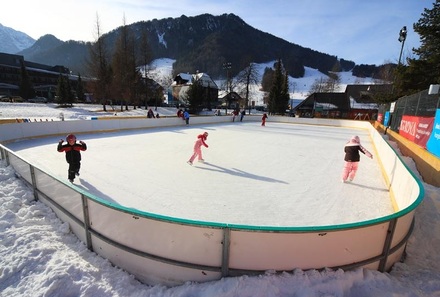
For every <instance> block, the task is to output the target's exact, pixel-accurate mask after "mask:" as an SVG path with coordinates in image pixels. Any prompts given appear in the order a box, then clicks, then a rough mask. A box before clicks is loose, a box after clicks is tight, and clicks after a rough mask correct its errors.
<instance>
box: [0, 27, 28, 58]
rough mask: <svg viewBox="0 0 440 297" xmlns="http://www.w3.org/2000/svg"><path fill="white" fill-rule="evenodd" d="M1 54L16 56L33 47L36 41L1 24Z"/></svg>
mask: <svg viewBox="0 0 440 297" xmlns="http://www.w3.org/2000/svg"><path fill="white" fill-rule="evenodd" d="M0 40H1V42H0V52H3V53H7V54H15V53H17V52H19V51H21V50H24V49H26V48H28V47H30V46H32V45H33V44H34V42H35V39H33V38H32V37H30V36H29V35H27V34H25V33H23V32H20V31H16V30H14V29H12V28H9V27H5V26H3V25H2V24H0Z"/></svg>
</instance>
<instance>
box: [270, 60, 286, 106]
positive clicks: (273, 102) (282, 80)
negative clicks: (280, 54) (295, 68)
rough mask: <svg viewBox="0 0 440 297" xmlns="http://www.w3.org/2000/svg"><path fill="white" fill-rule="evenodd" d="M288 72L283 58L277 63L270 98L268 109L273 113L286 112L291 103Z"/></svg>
mask: <svg viewBox="0 0 440 297" xmlns="http://www.w3.org/2000/svg"><path fill="white" fill-rule="evenodd" d="M288 83H289V82H288V79H287V72H286V71H284V69H283V64H282V62H281V59H278V61H277V62H276V63H275V73H274V77H273V81H272V87H271V89H270V93H269V98H268V109H269V112H270V113H271V114H284V113H285V112H286V109H287V107H288V105H289V85H288Z"/></svg>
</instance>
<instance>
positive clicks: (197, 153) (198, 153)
mask: <svg viewBox="0 0 440 297" xmlns="http://www.w3.org/2000/svg"><path fill="white" fill-rule="evenodd" d="M207 138H208V132H205V133H203V134H200V135H198V136H197V140H196V142H195V143H194V154H193V155H192V156H191V158H190V159H189V161H188V162H187V163H188V164H189V165H192V164H193V161H194V159H195V158H196V157H198V160H199V162H203V161H205V160H203V157H202V145H204V146H205V147H208V145H207V144H206V142H205V140H206V139H207Z"/></svg>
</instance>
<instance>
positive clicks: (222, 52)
mask: <svg viewBox="0 0 440 297" xmlns="http://www.w3.org/2000/svg"><path fill="white" fill-rule="evenodd" d="M127 27H128V31H130V32H131V33H132V34H133V36H134V39H135V40H136V41H137V43H138V44H139V43H140V42H139V40H141V38H142V36H143V35H146V36H147V38H148V45H149V47H150V49H151V53H152V56H151V59H152V60H154V59H159V58H164V57H166V58H170V59H173V60H175V63H174V65H173V70H174V73H181V72H185V73H186V72H192V73H194V72H196V71H200V72H205V73H208V74H209V75H210V76H211V77H213V78H216V77H225V76H226V73H228V75H232V76H234V75H236V74H237V73H239V72H240V71H241V70H242V69H244V68H245V67H247V66H248V65H249V63H251V62H252V63H266V62H268V61H274V60H277V59H278V58H281V59H282V61H283V65H284V67H285V68H286V70H287V71H288V73H289V75H290V76H292V77H295V78H299V77H303V76H304V74H305V71H306V70H305V69H306V67H308V68H313V69H318V70H319V71H320V72H322V73H324V74H328V73H329V72H330V71H351V70H353V71H354V70H359V67H360V68H361V70H362V71H357V72H358V73H361V74H362V75H361V76H362V77H376V76H377V75H378V73H379V71H378V67H376V66H375V65H359V66H358V65H356V64H355V62H353V61H348V60H344V59H342V58H338V57H336V56H332V55H329V54H326V53H321V52H318V51H315V50H313V49H310V48H304V47H302V46H300V45H297V44H294V43H291V42H288V41H286V40H283V39H281V38H279V37H276V36H274V35H272V34H269V33H266V32H262V31H260V30H258V29H255V28H253V27H251V26H249V25H248V24H247V23H245V22H244V21H243V20H242V19H241V18H240V17H238V16H236V15H234V14H223V15H220V16H213V15H210V14H202V15H198V16H194V17H187V16H185V15H182V16H181V17H178V18H166V19H161V20H158V19H154V20H150V21H141V22H136V23H133V24H131V25H127ZM121 28H122V27H118V28H116V29H114V30H112V31H110V32H109V33H107V34H104V35H102V38H103V40H104V41H105V43H106V45H107V49H108V54H109V58H111V57H112V53H113V52H114V50H115V44H117V42H116V41H117V40H118V37H119V35H120V33H121V31H122V30H121ZM89 45H90V43H86V42H82V41H72V40H70V41H66V42H63V41H61V40H58V39H56V37H54V36H52V35H46V36H43V37H41V38H40V39H39V40H37V41H36V42H35V44H34V45H33V46H32V47H30V48H28V49H26V50H23V51H21V52H18V53H17V54H20V55H23V56H24V58H25V60H28V61H31V62H37V63H41V64H47V65H51V66H55V65H63V66H66V67H68V68H69V69H70V70H71V71H72V72H74V73H80V74H82V75H87V74H88V69H87V67H86V61H87V60H88V57H89V51H88V46H89ZM137 50H140V48H138V49H137ZM225 63H230V65H231V67H230V68H228V69H225V68H224V67H223V65H224V64H225ZM366 66H368V67H366Z"/></svg>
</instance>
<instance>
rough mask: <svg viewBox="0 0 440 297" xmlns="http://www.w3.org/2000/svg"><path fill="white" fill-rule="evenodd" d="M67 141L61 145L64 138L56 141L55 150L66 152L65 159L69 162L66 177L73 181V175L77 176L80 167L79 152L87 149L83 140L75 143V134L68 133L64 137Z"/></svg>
mask: <svg viewBox="0 0 440 297" xmlns="http://www.w3.org/2000/svg"><path fill="white" fill-rule="evenodd" d="M66 141H67V143H66V144H64V145H63V142H64V139H60V141H59V142H58V148H57V150H58V151H59V152H60V153H62V152H66V161H67V163H69V170H68V177H67V178H68V179H69V181H70V182H73V180H74V179H75V175H76V176H79V169H80V168H81V152H80V151H85V150H87V145H86V144H85V142H83V141H80V142H79V143H76V136H75V135H73V134H69V135H67V137H66Z"/></svg>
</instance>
